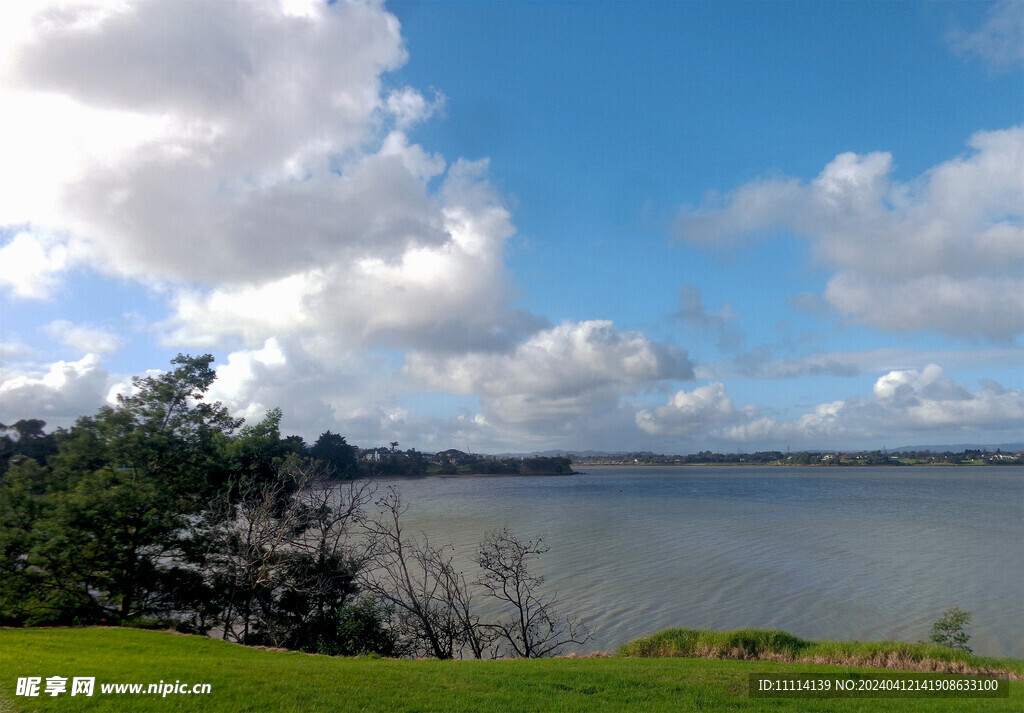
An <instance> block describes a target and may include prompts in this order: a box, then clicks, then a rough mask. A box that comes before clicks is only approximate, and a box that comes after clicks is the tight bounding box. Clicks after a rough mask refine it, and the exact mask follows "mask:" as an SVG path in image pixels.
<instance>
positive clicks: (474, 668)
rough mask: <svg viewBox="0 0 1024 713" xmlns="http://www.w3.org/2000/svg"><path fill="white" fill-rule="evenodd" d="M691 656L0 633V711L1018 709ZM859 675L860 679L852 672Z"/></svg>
mask: <svg viewBox="0 0 1024 713" xmlns="http://www.w3.org/2000/svg"><path fill="white" fill-rule="evenodd" d="M852 670H857V669H852V668H850V667H842V666H820V665H813V664H806V663H798V664H784V663H770V662H765V661H733V660H714V659H691V658H625V657H622V658H619V657H616V658H604V659H546V660H540V661H523V660H513V661H434V660H427V661H404V660H389V659H371V658H349V659H346V658H329V657H325V656H310V655H307V654H300V653H291V652H280V651H260V650H256V649H251V648H245V647H242V646H237V645H233V644H227V643H224V642H221V641H215V640H211V639H207V638H203V637H196V636H178V635H174V634H169V633H164V632H157V631H142V630H136V629H101V628H91V629H4V630H0V710H3V711H80V710H82V711H216V712H218V713H220V712H224V713H232V712H234V711H254V712H255V711H259V712H260V713H276V712H278V711H281V712H286V711H296V712H298V711H302V712H315V711H325V712H330V713H334V712H341V711H382V712H383V711H388V712H392V711H394V712H399V713H400V712H403V711H407V712H410V713H411V712H413V711H424V712H425V711H439V712H440V711H444V712H449V711H456V712H457V711H482V712H487V711H494V712H495V713H497V712H499V711H500V712H502V713H505V712H509V711H524V712H525V711H538V712H541V711H581V712H584V711H586V712H590V711H609V712H610V713H611V712H615V713H619V712H625V711H638V712H639V711H644V712H648V711H864V712H865V713H866V712H868V711H883V712H884V711H907V710H909V711H979V712H982V711H984V712H988V711H992V712H995V713H998V712H999V711H1024V683H1022V682H1020V681H1014V682H1012V683H1011V689H1010V698H1009V699H966V698H955V699H902V700H896V699H884V698H866V699H812V700H793V699H752V698H749V697H748V695H747V686H748V676H749V674H751V673H773V672H845V671H852ZM859 670H862V671H863V670H867V669H859ZM25 676H40V677H42V678H43V679H44V680H45V679H46V678H47V677H49V676H64V677H67V678H68V679H69V683H70V679H71V678H72V677H74V676H95V677H96V693H95V695H94V696H93V697H91V698H83V697H81V696H76V697H71V696H69V695H68V694H62V695H60V696H58V697H56V698H53V697H49V696H41V697H38V698H26V697H23V696H16V695H15V692H16V691H15V689H16V681H17V679H18V678H19V677H25ZM160 680H163V681H165V682H166V681H172V682H173V681H175V680H179V681H182V682H188V683H209V684H210V685H211V692H210V693H209V694H208V695H169V696H168V697H166V698H161V697H160V696H155V695H144V694H137V695H128V694H124V695H115V694H106V695H103V694H101V693H100V690H99V687H100V684H102V683H118V682H120V683H131V682H138V683H151V682H152V683H156V682H158V681H160Z"/></svg>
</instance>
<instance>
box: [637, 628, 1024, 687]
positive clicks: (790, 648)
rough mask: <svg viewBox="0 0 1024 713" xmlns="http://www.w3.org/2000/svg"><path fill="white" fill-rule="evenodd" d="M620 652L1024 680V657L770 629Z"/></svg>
mask: <svg viewBox="0 0 1024 713" xmlns="http://www.w3.org/2000/svg"><path fill="white" fill-rule="evenodd" d="M618 655H619V656H627V657H640V658H661V657H690V658H716V659H741V660H747V661H749V660H761V661H779V662H805V663H814V664H830V665H839V666H866V667H871V668H890V669H897V670H903V671H934V672H944V673H962V674H993V673H999V672H1007V673H1009V675H1010V678H1014V679H1018V680H1020V679H1024V661H1022V660H1020V659H1012V658H992V657H986V656H975V655H974V654H970V653H968V652H966V651H963V650H962V649H954V648H951V647H949V646H941V645H938V644H912V643H909V642H905V641H867V642H861V641H806V640H804V639H800V638H798V637H796V636H794V635H792V634H790V633H788V632H785V631H778V630H770V629H740V630H737V631H713V630H710V629H666V630H665V631H660V632H658V633H656V634H652V635H651V636H648V637H645V638H643V639H637V640H636V641H631V642H629V643H628V644H626V645H625V646H623V647H622V648H621V649H619V652H618Z"/></svg>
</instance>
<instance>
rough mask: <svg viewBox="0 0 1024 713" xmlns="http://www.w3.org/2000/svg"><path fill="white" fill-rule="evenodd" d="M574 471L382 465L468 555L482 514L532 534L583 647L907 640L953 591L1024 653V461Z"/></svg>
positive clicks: (979, 640)
mask: <svg viewBox="0 0 1024 713" xmlns="http://www.w3.org/2000/svg"><path fill="white" fill-rule="evenodd" d="M586 471H587V472H586V473H585V474H581V475H575V476H550V477H526V476H507V477H506V476H500V477H453V478H440V477H436V478H421V479H401V480H397V479H396V480H392V481H386V482H387V484H394V485H396V486H397V487H398V488H399V489H400V492H401V493H402V495H403V497H404V498H405V499H406V501H407V502H408V503H409V504H410V511H409V513H408V514H407V516H406V525H407V527H408V528H409V529H413V530H417V531H424V532H426V533H427V534H428V535H429V536H430V538H431V540H432V541H433V542H435V543H442V542H444V543H452V544H454V545H455V546H456V548H457V551H459V552H460V553H461V555H460V556H461V557H462V558H463V559H464V560H465V565H466V571H467V572H470V571H471V569H472V565H470V564H469V562H470V558H471V557H472V554H473V552H474V551H475V548H476V546H477V544H478V543H479V542H480V540H481V539H482V536H483V534H484V533H485V532H486V531H487V530H489V529H493V528H495V527H501V526H503V525H507V526H508V527H509V528H510V529H511V530H512V531H513V532H515V533H516V534H518V535H520V536H523V537H537V536H540V537H543V539H544V541H545V542H546V543H547V544H548V545H549V546H550V548H551V550H550V552H549V553H548V554H547V555H545V556H544V558H543V559H542V560H541V561H540V562H539V563H538V566H537V570H538V571H539V572H541V573H543V574H545V575H547V577H548V585H549V587H550V589H551V590H552V591H557V592H558V594H559V599H560V600H561V601H562V602H563V603H564V604H565V605H566V606H567V607H568V608H571V609H574V610H575V611H576V612H577V613H578V614H579V615H580V617H581V618H583V619H584V620H585V621H586V622H587V624H588V625H589V627H590V629H591V631H592V632H593V640H592V641H591V642H590V643H588V644H587V645H586V646H585V647H584V649H586V650H592V649H601V650H614V649H615V648H616V647H618V646H619V645H621V644H623V643H625V642H626V641H629V640H630V639H633V638H636V637H638V636H642V635H644V634H647V633H651V632H654V631H657V630H659V629H663V628H666V627H670V626H685V627H692V628H716V629H733V628H741V627H747V626H754V627H765V628H768V627H770V628H780V629H785V630H787V631H790V632H792V633H794V634H796V635H798V636H802V637H805V638H811V639H860V640H878V639H900V640H909V641H917V640H921V639H924V638H926V637H927V635H928V633H929V631H930V628H931V623H932V622H933V621H935V620H936V619H937V618H939V616H940V615H941V614H942V611H943V610H944V609H946V608H948V607H951V606H954V605H958V606H960V607H961V608H963V609H966V610H968V611H971V612H973V613H974V622H973V625H972V627H971V628H970V631H971V632H972V633H973V639H972V640H971V645H972V646H973V647H974V649H975V651H976V652H977V653H981V654H987V655H1009V656H1022V657H1024V469H1021V468H1015V467H1008V468H993V467H989V468H968V467H959V468H905V469H897V468H876V469H868V468H850V469H846V468H844V469H841V470H840V469H824V468H821V469H812V468H759V467H747V468H693V467H684V468H653V467H644V468H619V467H590V468H587V469H586Z"/></svg>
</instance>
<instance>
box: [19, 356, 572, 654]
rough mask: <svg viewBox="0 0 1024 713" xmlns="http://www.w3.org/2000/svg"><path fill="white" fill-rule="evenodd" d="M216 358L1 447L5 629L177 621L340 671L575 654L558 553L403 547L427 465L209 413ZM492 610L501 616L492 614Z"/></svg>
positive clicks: (188, 364)
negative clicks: (410, 473) (551, 567)
mask: <svg viewBox="0 0 1024 713" xmlns="http://www.w3.org/2000/svg"><path fill="white" fill-rule="evenodd" d="M212 361H213V358H212V357H211V356H209V355H205V356H201V357H189V356H184V355H179V356H178V357H177V358H176V359H175V360H173V362H172V368H171V369H170V370H169V371H167V372H166V373H163V374H160V375H158V376H148V377H145V378H136V379H135V380H134V383H133V385H134V389H133V390H132V392H131V395H129V396H120V397H118V402H117V404H116V405H114V406H105V407H103V408H101V409H100V410H99V411H98V412H97V413H96V414H95V415H93V416H85V417H82V418H79V419H78V420H77V421H76V422H75V424H74V426H72V427H71V428H70V429H61V430H58V431H56V432H54V433H51V434H46V433H45V432H44V430H43V429H44V426H45V424H44V423H43V422H42V421H38V420H22V421H18V422H17V423H15V424H13V425H12V426H3V427H2V434H3V435H2V436H0V625H5V626H40V625H94V624H109V625H159V626H168V625H172V626H175V627H177V628H178V629H180V630H183V631H189V632H195V633H203V634H208V635H215V636H218V637H221V638H224V639H226V640H231V641H236V642H239V643H243V644H250V645H256V644H259V645H271V646H278V647H285V648H289V649H297V650H302V651H309V652H317V653H324V654H332V655H348V654H361V653H371V652H372V653H378V654H381V655H386V656H401V655H430V656H436V657H439V658H455V657H463V656H474V657H478V658H483V657H497V656H506V655H511V656H527V657H533V656H543V655H548V654H552V653H554V652H557V651H558V650H559V649H561V648H562V647H563V646H564V645H566V644H568V643H572V642H582V641H585V640H586V638H587V636H588V635H587V633H586V630H585V629H584V628H583V627H582V626H581V625H580V623H579V622H578V621H577V620H576V619H575V618H573V617H571V616H564V615H560V614H559V613H558V607H557V606H556V605H557V602H556V600H555V599H554V598H553V597H552V596H549V595H548V594H547V593H546V592H545V587H544V580H543V577H540V576H537V575H536V574H534V573H533V572H532V571H531V565H533V564H534V563H535V562H536V560H537V558H539V557H541V556H542V555H543V554H544V552H545V551H546V546H544V544H543V543H542V542H541V541H539V540H527V541H523V540H520V539H519V538H517V537H516V536H514V535H513V534H511V533H509V532H508V531H507V530H499V531H496V532H492V533H488V534H487V535H486V536H485V539H484V540H483V542H482V543H481V545H480V547H479V549H478V551H477V552H476V554H475V558H474V559H475V562H476V564H477V566H478V571H477V573H476V574H475V575H473V574H470V575H466V574H463V572H462V571H461V570H456V568H455V566H454V565H453V560H454V554H453V552H452V550H451V547H449V546H438V545H436V544H435V543H430V542H428V541H427V540H426V539H424V538H423V537H422V536H419V535H414V534H411V533H408V532H407V531H406V530H405V529H404V528H403V525H402V516H403V514H404V512H405V510H406V506H405V504H404V503H403V502H402V501H401V498H400V496H399V494H398V491H397V490H395V489H394V488H393V487H392V488H388V489H387V490H386V491H384V492H383V493H381V492H378V489H377V484H376V482H375V481H374V480H373V479H372V478H357V477H354V476H356V475H358V474H361V473H365V472H366V471H367V470H369V472H370V474H373V473H381V472H387V469H388V468H392V469H396V470H399V471H401V470H402V469H406V470H408V468H407V466H408V464H409V463H412V464H413V465H416V464H418V463H419V462H420V459H419V458H417V456H416V454H415V452H411V453H410V452H409V451H407V452H406V453H404V454H401V457H397V456H398V451H397V445H398V444H397V443H392V444H391V445H390V447H389V448H388V449H387V452H388V453H390V454H391V455H392V457H391V458H378V459H375V460H370V461H364V460H361V455H360V452H359V451H358V449H356V448H355V447H354V446H351V445H349V444H348V443H347V442H346V440H345V438H344V437H342V436H340V435H338V434H334V433H331V432H330V431H327V432H325V433H323V434H322V435H321V436H320V437H319V438H318V439H317V441H316V442H315V443H314V444H313V445H311V446H307V445H306V444H305V443H304V442H303V440H302V439H301V438H299V437H297V436H285V437H283V436H282V435H281V433H280V421H281V412H280V410H278V409H273V410H271V411H270V412H269V413H268V414H267V416H266V417H265V418H264V419H263V420H262V421H260V422H258V423H255V424H244V423H243V422H242V421H241V420H240V419H235V418H232V417H231V415H230V414H229V413H228V411H227V409H226V408H225V407H224V406H223V405H222V404H220V403H219V402H217V403H208V402H207V401H206V400H205V395H206V392H207V391H208V389H209V387H210V385H211V384H212V382H213V380H214V377H215V372H214V370H213V368H212V366H211V364H212ZM483 601H490V602H491V603H492V604H491V606H490V608H489V609H488V611H494V612H497V614H495V615H494V616H493V617H491V618H485V617H482V616H481V615H480V613H479V609H480V603H481V602H483Z"/></svg>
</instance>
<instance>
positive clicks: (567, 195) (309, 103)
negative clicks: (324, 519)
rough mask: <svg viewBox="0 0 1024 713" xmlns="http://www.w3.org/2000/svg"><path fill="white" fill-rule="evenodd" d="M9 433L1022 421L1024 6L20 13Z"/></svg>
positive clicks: (1010, 427)
mask: <svg viewBox="0 0 1024 713" xmlns="http://www.w3.org/2000/svg"><path fill="white" fill-rule="evenodd" d="M0 25H2V29H0V81H2V88H0V107H2V111H0V363H2V372H0V422H3V423H8V424H9V423H12V422H14V421H16V420H18V419H19V418H42V419H44V420H46V421H47V423H48V424H50V426H51V427H52V426H67V425H70V424H71V423H73V421H74V419H75V418H76V417H77V416H80V415H85V414H90V413H92V412H94V411H95V410H96V409H97V408H99V407H100V406H101V405H103V404H105V403H112V402H116V396H117V394H118V393H124V392H126V390H127V389H129V388H130V384H131V377H132V376H133V375H140V374H146V373H148V372H150V371H152V370H159V369H162V368H166V367H167V366H168V364H169V362H170V360H171V359H172V358H173V357H174V356H175V355H176V354H178V353H179V352H183V353H190V354H203V353H210V354H213V355H214V356H215V357H216V364H217V365H218V369H217V373H218V379H217V381H216V383H215V385H214V387H213V389H212V390H211V393H210V398H213V399H219V400H221V401H223V402H224V403H225V404H226V405H228V406H229V407H230V408H231V409H232V410H233V412H234V413H236V414H237V415H240V416H244V417H245V418H246V419H247V420H249V421H250V422H251V421H255V420H258V419H260V418H262V417H263V416H264V414H265V413H266V411H267V410H268V409H269V408H272V407H280V408H281V409H282V410H283V413H284V418H283V421H282V429H283V430H284V431H285V432H286V433H298V434H301V435H303V436H305V437H306V438H307V439H314V438H315V437H316V436H317V435H318V434H319V433H320V432H322V431H324V430H327V429H330V430H332V431H335V432H339V433H341V434H343V435H345V436H347V437H348V439H349V441H350V442H352V443H356V444H358V445H361V446H364V447H369V446H373V445H380V444H386V443H388V442H391V441H398V442H399V443H400V444H401V446H402V447H403V448H405V447H416V448H420V449H423V450H428V451H431V450H442V449H445V448H450V447H455V448H459V449H462V450H472V451H477V452H502V451H530V450H547V449H562V450H577V451H578V450H584V449H599V450H654V451H659V452H692V451H697V450H704V449H712V450H725V451H736V450H745V451H756V450H768V449H772V450H774V449H778V450H785V449H787V448H790V449H798V448H812V449H829V450H835V449H862V448H866V449H875V448H884V447H888V448H894V447H899V446H904V445H917V444H963V443H974V444H996V443H1006V442H1015V441H1017V442H1019V441H1022V440H1024V396H1022V390H1024V348H1022V336H1021V335H1022V333H1024V126H1022V122H1024V29H1022V28H1024V3H1021V2H997V3H983V2H965V3H961V2H943V3H934V2H924V3H918V2H814V3H811V2H652V3H643V2H629V3H626V2H469V1H464V2H445V1H438V2H397V3H376V2H346V1H344V0H340V1H339V2H335V3H331V4H324V3H320V2H313V1H306V0H295V1H292V0H288V1H286V2H243V3H230V2H225V1H223V0H208V1H207V0H184V1H182V0H152V1H149V2H129V1H125V2H102V3H97V2H60V3H50V2H48V3H35V2H24V3H22V2H19V3H7V4H5V5H3V6H2V8H0Z"/></svg>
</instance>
